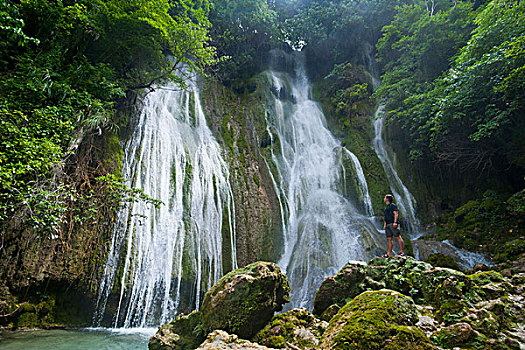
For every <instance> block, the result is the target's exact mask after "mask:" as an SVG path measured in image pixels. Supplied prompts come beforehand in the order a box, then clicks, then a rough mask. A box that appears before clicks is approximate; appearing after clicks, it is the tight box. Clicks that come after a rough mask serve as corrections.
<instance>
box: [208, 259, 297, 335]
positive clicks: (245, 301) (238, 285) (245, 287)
mask: <svg viewBox="0 0 525 350" xmlns="http://www.w3.org/2000/svg"><path fill="white" fill-rule="evenodd" d="M289 301H290V286H289V284H288V280H287V279H286V276H285V275H284V274H283V273H282V272H281V269H280V268H279V266H277V265H276V264H274V263H269V262H255V263H252V264H250V265H248V266H246V267H244V268H241V269H237V270H235V271H232V272H230V273H228V274H227V275H225V276H224V277H222V278H221V279H220V280H219V281H218V282H217V283H216V284H215V285H214V286H213V287H212V288H211V289H210V290H209V291H208V292H207V293H206V295H205V296H204V300H203V302H202V306H201V310H202V311H201V312H202V324H203V328H204V330H205V331H206V332H211V331H213V330H216V329H222V330H225V331H227V332H230V333H233V334H236V335H238V336H239V337H241V338H245V339H251V338H252V337H253V336H254V335H255V334H257V332H258V331H259V330H260V329H261V328H263V327H264V326H265V325H266V323H268V322H269V321H270V320H271V318H272V316H273V314H274V312H275V311H280V310H282V306H283V304H285V303H287V302H289Z"/></svg>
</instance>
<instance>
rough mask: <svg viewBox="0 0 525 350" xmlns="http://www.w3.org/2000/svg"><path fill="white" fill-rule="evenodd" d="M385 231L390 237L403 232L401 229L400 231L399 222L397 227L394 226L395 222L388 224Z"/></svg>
mask: <svg viewBox="0 0 525 350" xmlns="http://www.w3.org/2000/svg"><path fill="white" fill-rule="evenodd" d="M385 233H386V236H387V237H388V238H392V237H399V235H400V234H401V231H399V224H397V228H394V224H388V225H386V230H385Z"/></svg>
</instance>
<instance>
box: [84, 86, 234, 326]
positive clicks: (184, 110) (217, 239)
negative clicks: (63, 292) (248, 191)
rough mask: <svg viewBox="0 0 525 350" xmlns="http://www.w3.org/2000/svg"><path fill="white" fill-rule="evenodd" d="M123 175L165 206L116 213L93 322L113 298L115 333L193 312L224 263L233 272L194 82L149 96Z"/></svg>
mask: <svg viewBox="0 0 525 350" xmlns="http://www.w3.org/2000/svg"><path fill="white" fill-rule="evenodd" d="M123 173H124V176H125V177H126V178H127V179H131V183H130V184H129V185H130V187H133V188H137V189H140V190H142V191H143V192H144V193H145V194H147V195H148V196H150V197H152V198H155V199H160V200H161V201H162V202H163V205H161V206H160V208H158V209H157V208H155V207H153V206H151V205H148V204H146V203H144V202H136V203H132V204H130V205H128V206H126V207H124V208H122V209H121V210H120V212H119V214H118V218H117V221H116V225H115V230H114V234H113V238H112V243H111V250H110V253H109V257H108V260H107V263H106V266H105V270H104V275H103V278H102V282H101V284H100V286H99V295H98V301H97V311H96V313H95V315H94V323H95V324H96V325H100V324H101V323H102V322H103V321H104V317H105V314H106V308H107V307H108V300H109V299H110V298H113V299H114V300H113V299H112V300H113V301H114V304H116V309H115V310H114V311H113V309H111V312H109V311H108V314H110V315H114V317H113V319H112V325H113V327H126V328H128V327H146V326H155V325H159V324H161V323H165V322H167V321H169V320H171V319H173V318H174V316H175V315H176V313H177V312H179V311H181V310H182V311H186V312H187V311H189V310H193V309H198V307H199V304H200V301H201V300H200V298H201V294H202V293H203V292H205V291H206V290H207V289H209V288H210V287H211V286H212V285H213V283H214V282H216V281H217V280H218V279H219V278H220V277H221V276H222V275H223V273H224V272H225V271H224V269H225V268H224V266H227V267H228V268H236V267H237V266H236V256H235V251H236V250H235V231H234V227H235V222H234V202H233V195H232V191H231V188H230V183H229V172H228V167H227V165H226V163H225V161H224V159H223V158H222V151H221V148H220V146H219V144H218V143H217V141H216V140H215V138H214V137H213V135H212V132H211V130H210V129H209V128H208V126H207V124H206V119H205V116H204V113H203V110H202V107H201V102H200V98H199V90H198V88H197V86H196V84H195V82H194V81H192V82H190V84H189V88H188V89H185V90H180V89H179V90H177V87H174V86H165V87H163V88H158V89H156V90H155V91H154V92H151V93H149V94H148V95H147V97H146V98H145V101H144V107H143V109H142V111H141V113H140V116H139V118H138V122H137V125H136V127H135V129H134V132H133V134H132V136H131V138H130V140H129V141H128V143H127V144H126V146H125V149H124V160H123ZM223 251H227V252H228V255H229V256H224V255H223ZM111 295H113V296H111ZM115 296H116V297H115ZM106 317H107V316H106ZM106 323H107V321H106Z"/></svg>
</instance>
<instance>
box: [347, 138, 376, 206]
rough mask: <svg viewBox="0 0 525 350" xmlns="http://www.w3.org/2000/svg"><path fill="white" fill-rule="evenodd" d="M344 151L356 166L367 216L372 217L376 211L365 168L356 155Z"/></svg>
mask: <svg viewBox="0 0 525 350" xmlns="http://www.w3.org/2000/svg"><path fill="white" fill-rule="evenodd" d="M343 150H344V151H345V153H346V154H347V155H348V156H349V157H350V160H351V161H352V164H353V166H354V169H355V174H356V176H357V181H358V183H359V190H360V195H361V198H362V200H363V204H364V206H365V210H366V214H367V215H368V216H372V215H374V209H373V208H372V198H370V193H369V192H368V184H367V183H366V178H365V174H364V172H363V167H362V166H361V162H360V161H359V158H357V156H356V155H355V154H353V153H352V152H350V151H349V150H347V149H346V148H344V147H343ZM343 169H344V168H343Z"/></svg>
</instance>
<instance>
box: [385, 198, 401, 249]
mask: <svg viewBox="0 0 525 350" xmlns="http://www.w3.org/2000/svg"><path fill="white" fill-rule="evenodd" d="M383 201H384V202H385V204H386V208H385V224H384V226H383V229H384V230H385V233H386V246H387V249H388V251H387V253H386V255H384V256H383V257H385V258H389V257H391V256H392V248H393V247H394V241H392V237H395V238H396V241H397V243H398V244H399V250H400V251H401V252H400V255H402V256H403V255H405V242H403V238H402V237H401V232H400V230H399V223H398V221H397V220H398V218H399V210H398V209H397V205H396V204H395V203H394V196H392V195H391V194H387V195H386V196H385V198H384V199H383Z"/></svg>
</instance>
